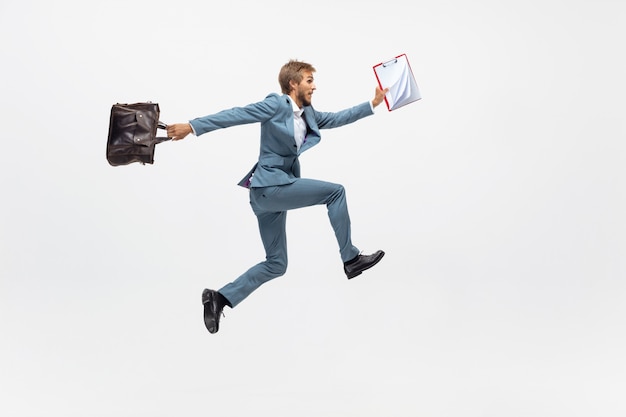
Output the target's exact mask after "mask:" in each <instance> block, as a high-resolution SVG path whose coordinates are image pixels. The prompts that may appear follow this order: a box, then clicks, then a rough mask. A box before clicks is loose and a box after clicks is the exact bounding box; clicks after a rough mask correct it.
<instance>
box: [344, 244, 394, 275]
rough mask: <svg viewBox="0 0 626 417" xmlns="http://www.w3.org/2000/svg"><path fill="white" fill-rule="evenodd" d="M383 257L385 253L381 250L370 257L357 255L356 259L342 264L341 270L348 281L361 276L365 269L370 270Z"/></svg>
mask: <svg viewBox="0 0 626 417" xmlns="http://www.w3.org/2000/svg"><path fill="white" fill-rule="evenodd" d="M383 256H385V252H383V251H382V250H379V251H376V252H374V253H373V254H371V255H359V256H357V257H356V258H354V259H352V260H350V261H348V262H346V263H344V264H343V270H344V271H345V273H346V275H347V276H348V279H351V278H354V277H356V276H357V275H361V273H362V272H363V271H365V270H366V269H370V268H371V267H373V266H374V265H376V264H377V263H378V262H380V260H381V259H383Z"/></svg>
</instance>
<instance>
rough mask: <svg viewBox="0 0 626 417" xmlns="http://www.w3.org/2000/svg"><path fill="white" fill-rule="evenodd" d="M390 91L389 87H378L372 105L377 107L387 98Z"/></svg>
mask: <svg viewBox="0 0 626 417" xmlns="http://www.w3.org/2000/svg"><path fill="white" fill-rule="evenodd" d="M388 91H389V89H388V88H385V89H384V90H381V89H380V87H376V94H375V95H374V100H372V106H374V107H376V106H378V105H379V104H380V103H382V102H383V100H384V99H385V94H387V92H388Z"/></svg>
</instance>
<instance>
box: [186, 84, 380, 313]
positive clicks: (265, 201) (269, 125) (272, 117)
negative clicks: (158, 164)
mask: <svg viewBox="0 0 626 417" xmlns="http://www.w3.org/2000/svg"><path fill="white" fill-rule="evenodd" d="M291 101H292V99H291V98H290V97H289V96H288V95H282V96H281V95H278V94H270V95H268V96H267V97H266V98H265V100H263V101H261V102H258V103H253V104H249V105H247V106H245V107H236V108H232V109H229V110H223V111H221V112H218V113H215V114H213V115H209V116H204V117H200V118H197V119H194V120H191V121H190V123H191V125H192V127H193V129H194V132H195V133H196V135H198V136H199V135H202V134H204V133H207V132H211V131H214V130H217V129H222V128H227V127H231V126H236V125H242V124H248V123H261V147H260V152H259V159H258V162H257V164H256V165H255V166H254V167H253V168H252V170H251V171H250V172H249V173H248V174H247V175H246V176H245V177H244V178H243V179H242V180H241V181H240V182H239V185H241V186H243V187H246V188H249V189H250V205H251V206H252V210H253V211H254V213H255V215H256V216H257V220H258V224H259V232H260V234H261V239H262V241H263V246H264V248H265V253H266V260H265V261H263V262H261V263H259V264H257V265H255V266H253V267H252V268H250V269H249V270H248V271H246V272H245V273H244V274H242V275H241V276H240V277H238V278H237V279H236V280H235V281H233V282H231V283H229V284H227V285H225V286H224V287H223V288H221V289H220V290H219V292H220V293H221V294H222V295H223V296H224V297H226V299H227V300H228V301H229V303H230V305H231V307H234V306H236V305H237V304H239V303H240V302H241V301H242V300H243V299H244V298H246V297H247V296H248V295H250V294H251V293H252V292H253V291H254V290H256V289H257V288H258V287H259V286H261V285H262V284H263V283H265V282H267V281H269V280H271V279H273V278H276V277H279V276H281V275H283V274H284V273H285V272H286V270H287V240H286V233H285V223H286V214H287V211H288V210H291V209H295V208H300V207H308V206H312V205H318V204H325V205H326V206H327V208H328V217H329V219H330V222H331V225H332V227H333V230H334V232H335V236H336V238H337V242H338V244H339V251H340V254H341V258H342V261H344V262H346V261H348V260H350V259H353V258H354V257H356V256H358V254H359V250H358V249H357V248H356V247H355V246H353V245H352V242H351V233H350V217H349V215H348V208H347V203H346V197H345V190H344V188H343V186H341V185H340V184H333V183H329V182H325V181H318V180H311V179H304V178H300V162H299V161H298V156H299V155H300V154H301V153H302V152H304V151H306V150H308V149H310V148H311V147H313V146H315V145H317V144H318V143H319V142H320V140H321V134H320V129H329V128H335V127H339V126H343V125H346V124H349V123H352V122H355V121H357V120H359V119H361V118H363V117H366V116H370V115H372V114H373V112H372V107H371V105H370V103H368V102H365V103H363V104H360V105H358V106H355V107H351V108H349V109H346V110H342V111H339V112H336V113H327V112H318V111H316V110H315V109H314V108H313V107H311V106H305V107H304V112H303V118H304V120H305V122H306V124H307V135H306V137H305V140H304V143H303V144H302V146H301V147H300V149H298V147H297V145H296V141H295V138H294V115H293V106H292V103H291Z"/></svg>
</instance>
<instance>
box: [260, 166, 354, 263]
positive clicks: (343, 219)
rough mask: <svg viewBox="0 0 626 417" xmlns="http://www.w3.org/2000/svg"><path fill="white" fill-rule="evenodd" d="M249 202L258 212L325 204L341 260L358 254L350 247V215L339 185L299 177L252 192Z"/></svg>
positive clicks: (341, 187)
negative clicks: (284, 183) (289, 182)
mask: <svg viewBox="0 0 626 417" xmlns="http://www.w3.org/2000/svg"><path fill="white" fill-rule="evenodd" d="M251 200H253V201H254V203H255V205H256V207H257V210H263V211H268V212H272V211H286V210H292V209H296V208H301V207H309V206H315V205H321V204H325V205H326V206H327V208H328V218H329V219H330V224H331V225H332V228H333V230H334V232H335V237H336V238H337V243H338V244H339V252H340V254H341V259H342V261H343V262H347V261H350V260H352V259H354V258H355V257H357V256H358V255H359V250H358V249H357V248H356V247H355V246H354V245H352V238H351V229H350V215H349V213H348V204H347V201H346V192H345V189H344V188H343V186H342V185H340V184H334V183H330V182H325V181H318V180H311V179H306V178H299V179H297V180H296V181H295V182H294V183H292V184H287V185H280V186H276V187H267V188H262V189H253V191H252V192H251ZM253 208H254V206H253Z"/></svg>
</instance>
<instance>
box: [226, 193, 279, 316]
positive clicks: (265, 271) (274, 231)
mask: <svg viewBox="0 0 626 417" xmlns="http://www.w3.org/2000/svg"><path fill="white" fill-rule="evenodd" d="M251 199H252V196H251ZM253 207H254V204H253ZM255 214H256V215H257V221H258V224H259V232H260V234H261V240H262V241H263V246H264V248H265V256H266V259H265V261H263V262H261V263H259V264H257V265H255V266H253V267H252V268H250V269H248V270H247V271H246V272H245V273H243V274H242V275H241V276H240V277H239V278H237V279H236V280H235V281H233V282H231V283H230V284H227V285H225V286H224V287H223V288H222V289H220V290H219V291H218V292H219V293H220V294H222V295H223V296H224V297H226V299H227V300H228V302H229V304H230V306H231V307H235V306H236V305H237V304H239V303H240V302H241V301H243V299H244V298H246V297H247V296H248V295H250V294H251V293H252V292H253V291H254V290H256V289H257V288H259V287H260V286H261V285H262V284H264V283H266V282H267V281H269V280H271V279H274V278H277V277H279V276H281V275H284V274H285V271H286V270H287V237H286V233H285V222H286V218H287V213H286V212H284V211H280V212H261V211H259V210H255Z"/></svg>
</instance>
